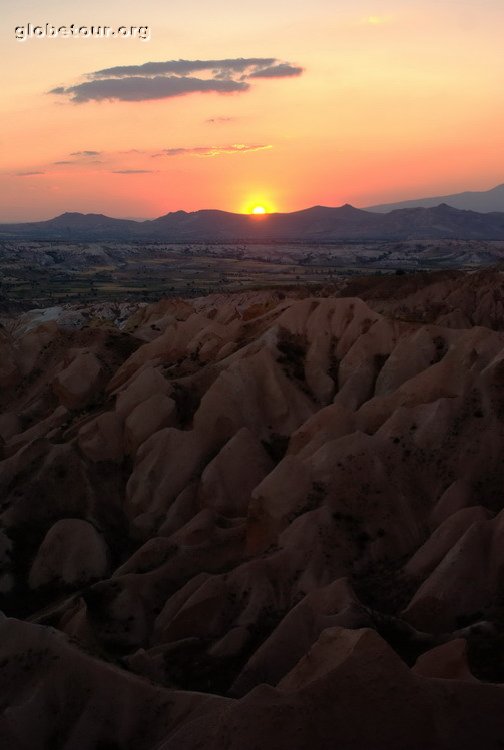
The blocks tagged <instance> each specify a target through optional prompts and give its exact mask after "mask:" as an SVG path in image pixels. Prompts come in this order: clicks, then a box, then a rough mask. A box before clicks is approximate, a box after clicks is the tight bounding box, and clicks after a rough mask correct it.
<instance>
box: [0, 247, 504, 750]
mask: <svg viewBox="0 0 504 750" xmlns="http://www.w3.org/2000/svg"><path fill="white" fill-rule="evenodd" d="M478 247H479V249H480V250H481V243H479V244H478ZM493 249H494V248H493V246H492V251H493ZM448 250H449V246H444V248H443V251H446V252H448ZM23 252H28V250H27V249H26V247H24V249H23ZM58 252H59V251H58ZM64 252H70V251H68V250H65V251H64ZM275 252H276V251H275ZM303 252H304V250H303ZM328 252H332V251H328ZM422 252H423V251H422ZM467 252H468V253H469V255H470V254H471V253H473V252H474V247H473V246H471V247H470V248H469V245H468V247H467ZM499 252H500V249H499ZM75 255H76V256H78V255H79V253H78V252H77V251H75ZM168 256H169V254H167V257H168ZM25 257H26V258H27V257H28V256H25ZM133 257H134V254H133ZM192 257H193V256H192V255H191V254H190V252H189V253H188V255H187V258H188V262H189V261H190V260H191V259H192ZM273 257H274V259H275V262H276V256H273ZM387 257H388V256H387ZM131 258H132V253H131V252H130V248H129V249H128V253H127V254H126V256H125V259H124V263H126V264H129V263H131V262H133V261H132V260H131ZM155 260H157V259H154V260H153V261H152V262H154V261H155ZM246 261H247V262H250V261H249V260H248V259H246ZM2 262H3V263H4V262H5V260H3V261H2ZM26 262H27V267H28V261H26ZM57 262H58V261H56V260H55V263H57ZM134 262H136V261H134ZM142 262H144V261H142ZM162 262H163V263H164V262H165V261H164V260H163V261H162ZM166 262H168V261H166ZM221 262H222V263H223V262H224V258H223V257H220V258H219V263H221ZM229 262H231V261H229ZM233 262H235V261H234V259H233ZM240 262H242V261H240ZM243 262H245V261H243ZM268 262H269V261H268ZM387 262H388V261H387ZM390 262H391V264H392V265H393V264H395V263H396V260H395V259H392V260H390ZM282 264H283V261H282ZM86 267H87V266H83V268H84V269H85V268H86ZM282 267H283V266H282ZM391 267H392V266H391ZM308 268H309V269H312V265H311V263H310V264H308ZM64 270H65V273H74V274H78V273H80V271H79V268H77V267H76V266H75V267H73V266H72V267H70V266H69V265H68V263H67V262H66V261H65V263H64ZM42 271H43V268H38V269H35V271H34V272H37V273H42ZM82 272H84V270H83V271H82ZM107 272H110V273H111V274H112V276H113V277H114V279H116V275H117V274H119V271H118V270H117V267H116V266H114V267H113V268H112V270H110V271H107ZM164 272H165V271H163V273H164ZM184 273H185V271H184ZM324 283H325V286H324V284H322V285H321V286H320V287H317V288H316V289H315V288H312V287H311V286H310V285H304V286H303V285H302V284H298V285H297V287H296V288H292V287H291V286H289V287H288V288H286V289H283V290H282V289H280V288H275V289H257V290H255V291H235V292H230V291H228V290H226V289H223V290H222V291H221V290H219V292H218V293H214V294H210V295H208V296H193V297H192V298H186V299H182V298H181V297H180V296H178V297H177V296H175V295H174V296H172V297H169V298H165V299H162V300H160V301H156V302H153V303H151V304H146V305H145V304H141V305H139V304H131V300H129V301H128V300H127V299H126V300H125V299H123V300H122V301H121V303H120V304H119V302H116V303H114V304H112V305H111V303H110V301H108V302H106V301H103V300H102V301H97V302H96V303H94V304H93V305H88V307H87V313H88V314H87V315H86V314H84V313H85V312H86V304H87V303H86V304H85V303H84V301H83V302H82V306H81V308H80V310H73V311H72V310H69V309H68V308H67V307H64V306H63V307H61V309H55V308H52V310H51V311H50V312H49V313H48V312H47V311H46V312H44V311H40V310H39V311H36V312H19V313H15V312H12V310H11V311H10V312H8V311H7V312H6V313H5V315H4V318H3V326H2V328H1V329H0V436H1V437H0V503H1V510H0V591H1V595H0V609H1V610H2V611H3V612H4V613H5V617H3V616H1V615H0V685H1V691H0V695H1V698H0V701H1V704H2V705H1V708H0V739H1V740H2V741H3V745H4V746H5V747H8V748H9V749H10V748H12V749H13V750H17V749H18V748H19V750H25V748H26V749H27V748H30V750H31V749H32V748H37V749H38V748H40V749H41V750H42V748H51V750H52V748H55V749H56V748H68V749H71V750H88V749H89V750H91V749H95V750H97V749H98V748H101V750H119V749H120V750H130V749H132V748H135V750H144V749H145V750H168V748H169V750H196V749H197V748H201V749H202V748H205V750H222V748H227V749H228V750H253V749H255V748H259V747H260V748H268V750H269V749H270V748H271V750H273V749H274V748H278V750H283V749H284V748H285V750H287V748H288V749H289V750H305V749H306V748H307V747H312V748H314V750H329V749H331V750H333V749H334V748H338V749H339V750H417V749H418V750H420V749H421V750H425V749H426V748H428V749H429V750H452V748H457V749H462V750H465V749H467V750H473V748H475V747H485V748H488V749H491V750H493V749H494V748H495V749H497V748H501V747H502V746H503V741H504V733H503V725H502V713H503V710H504V692H503V689H502V683H503V682H504V599H503V591H504V577H503V576H504V573H503V571H504V515H503V509H504V494H503V491H504V472H503V466H504V286H503V276H502V274H501V273H500V272H499V271H498V270H495V269H489V270H479V271H455V270H444V271H439V272H436V273H433V272H430V273H427V272H419V273H415V274H404V275H395V274H386V275H376V274H375V275H373V276H362V275H355V276H350V277H348V275H346V276H345V275H342V277H341V278H340V279H338V280H331V279H329V280H324ZM9 294H12V289H11V290H10V291H9ZM100 305H101V307H100ZM114 305H115V306H114Z"/></svg>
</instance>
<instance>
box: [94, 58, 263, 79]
mask: <svg viewBox="0 0 504 750" xmlns="http://www.w3.org/2000/svg"><path fill="white" fill-rule="evenodd" d="M277 62H278V60H276V59H275V58H274V57H247V58H245V57H239V58H234V59H226V60H166V61H165V62H147V63H144V64H143V65H118V66H116V67H115V68H103V70H97V71H95V72H94V73H90V74H89V76H88V77H89V78H93V79H96V78H129V77H131V76H158V75H163V76H166V75H176V76H183V77H185V76H187V75H188V74H190V73H200V72H203V71H211V72H212V73H213V76H214V77H216V76H218V75H224V74H228V75H229V74H231V73H244V72H246V71H248V70H259V69H261V68H265V67H269V66H271V65H274V64H275V63H277Z"/></svg>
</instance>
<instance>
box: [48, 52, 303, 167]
mask: <svg viewBox="0 0 504 750" xmlns="http://www.w3.org/2000/svg"><path fill="white" fill-rule="evenodd" d="M302 72H303V69H302V68H300V67H298V66H295V65H292V64H291V63H288V62H282V61H280V60H277V59H276V58H274V57H250V58H234V59H224V60H167V61H165V62H147V63H144V64H143V65H119V66H116V67H113V68H103V69H102V70H97V71H95V72H93V73H88V74H87V75H86V76H85V78H86V79H87V80H84V81H83V82H81V83H76V84H74V85H72V86H66V87H65V86H58V87H56V88H53V89H52V90H51V91H50V92H49V93H51V94H56V95H60V96H67V97H69V99H70V100H71V101H73V102H76V103H82V102H89V101H103V100H109V101H110V100H117V101H130V102H133V101H136V102H138V101H148V100H154V99H169V98H172V97H177V96H184V95H186V94H194V93H207V92H214V93H219V94H231V93H238V92H244V91H248V89H249V88H250V83H248V81H249V80H250V79H258V78H289V77H292V76H299V75H301V73H302ZM194 74H197V75H194ZM82 153H86V152H82Z"/></svg>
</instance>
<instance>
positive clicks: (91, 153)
mask: <svg viewBox="0 0 504 750" xmlns="http://www.w3.org/2000/svg"><path fill="white" fill-rule="evenodd" d="M100 154H101V151H72V153H71V154H70V156H100Z"/></svg>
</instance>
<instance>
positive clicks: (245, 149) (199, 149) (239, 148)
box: [153, 143, 273, 157]
mask: <svg viewBox="0 0 504 750" xmlns="http://www.w3.org/2000/svg"><path fill="white" fill-rule="evenodd" d="M270 148H273V146H271V145H269V144H259V145H258V144H245V143H233V144H231V145H230V146H192V147H190V148H165V149H163V151H162V152H161V153H158V154H153V156H155V157H157V156H222V155H224V154H246V153H249V152H250V151H265V150H267V149H270Z"/></svg>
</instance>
